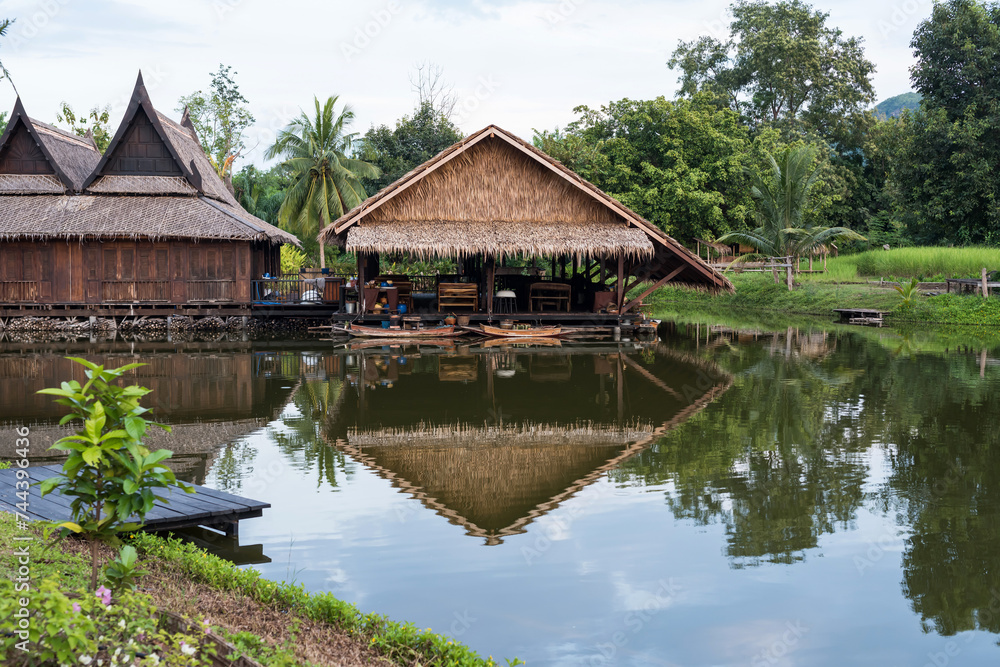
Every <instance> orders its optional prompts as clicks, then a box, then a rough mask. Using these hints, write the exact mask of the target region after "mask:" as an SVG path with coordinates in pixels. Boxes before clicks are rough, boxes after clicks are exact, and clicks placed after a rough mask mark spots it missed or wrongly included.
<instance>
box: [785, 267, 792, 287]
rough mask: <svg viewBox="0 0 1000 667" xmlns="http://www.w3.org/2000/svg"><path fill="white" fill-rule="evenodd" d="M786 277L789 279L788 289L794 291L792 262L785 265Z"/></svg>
mask: <svg viewBox="0 0 1000 667" xmlns="http://www.w3.org/2000/svg"><path fill="white" fill-rule="evenodd" d="M785 279H786V280H787V281H788V291H789V292H791V291H792V266H791V264H789V265H787V266H786V267H785Z"/></svg>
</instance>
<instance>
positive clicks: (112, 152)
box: [84, 72, 238, 206]
mask: <svg viewBox="0 0 1000 667" xmlns="http://www.w3.org/2000/svg"><path fill="white" fill-rule="evenodd" d="M185 120H186V121H187V122H186V123H185V122H184V121H185ZM146 121H148V123H149V124H150V125H151V126H152V130H153V132H155V134H156V138H157V139H158V140H159V143H160V144H161V145H162V146H164V147H165V148H166V151H167V154H168V157H169V159H170V160H172V162H173V166H175V167H176V168H177V170H178V171H179V172H180V176H179V177H175V178H174V181H173V182H171V183H170V186H169V188H168V189H166V190H165V189H164V186H165V182H164V181H163V179H164V178H170V177H172V175H168V176H163V175H152V174H150V173H148V170H141V169H136V173H134V174H130V173H122V171H123V170H122V169H120V168H119V169H113V168H112V167H113V166H114V165H115V162H116V159H117V158H118V157H119V156H120V155H121V153H122V151H123V150H124V149H125V144H126V140H127V139H128V138H129V136H130V134H131V132H130V131H131V130H132V129H133V127H134V125H135V124H137V123H144V122H146ZM164 159H166V158H164ZM126 171H127V170H126ZM111 172H114V173H111ZM175 173H176V172H175ZM178 178H182V179H183V180H184V181H186V184H187V186H189V187H184V185H183V184H182V183H180V182H179V180H177V179H178ZM84 188H86V189H88V190H91V191H93V192H105V193H111V192H113V193H118V194H150V195H161V194H193V193H197V194H200V195H204V196H206V197H211V198H212V199H216V200H218V201H221V202H224V203H226V204H228V205H230V206H238V203H237V202H236V199H235V198H234V197H233V196H232V194H230V192H229V190H228V189H227V188H226V186H225V184H224V183H223V182H222V179H221V178H219V175H218V174H217V173H216V172H215V169H214V168H213V167H212V163H211V161H210V160H209V159H208V156H207V155H205V151H204V150H203V149H202V147H201V143H200V142H199V141H198V135H197V134H196V133H195V131H194V126H193V125H192V124H191V121H190V119H189V118H188V116H187V113H186V112H185V115H184V120H182V123H181V124H179V123H175V122H174V121H172V120H170V119H169V118H167V117H166V116H164V115H163V114H161V113H159V112H158V111H157V110H156V109H155V108H154V107H153V103H152V101H150V99H149V93H148V92H147V91H146V86H145V84H144V83H143V81H142V72H139V75H138V77H137V78H136V82H135V88H134V89H133V91H132V98H131V100H130V101H129V105H128V108H127V109H126V110H125V116H124V118H123V119H122V122H121V124H120V125H119V126H118V130H117V131H116V132H115V136H114V138H113V139H112V140H111V143H110V144H109V145H108V148H107V150H105V151H104V155H103V156H102V157H101V159H100V162H99V163H98V164H97V166H96V167H95V168H94V169H93V171H92V172H91V174H90V175H89V177H88V178H87V179H86V181H85V182H84Z"/></svg>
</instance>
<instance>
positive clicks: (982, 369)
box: [979, 347, 986, 378]
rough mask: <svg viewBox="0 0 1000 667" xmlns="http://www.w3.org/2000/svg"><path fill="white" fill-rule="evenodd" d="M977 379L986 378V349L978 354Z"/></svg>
mask: <svg viewBox="0 0 1000 667" xmlns="http://www.w3.org/2000/svg"><path fill="white" fill-rule="evenodd" d="M979 377H981V378H984V377H986V348H985V347H984V348H983V351H982V352H980V353H979Z"/></svg>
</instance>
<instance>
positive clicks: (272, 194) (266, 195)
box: [233, 164, 288, 225]
mask: <svg viewBox="0 0 1000 667" xmlns="http://www.w3.org/2000/svg"><path fill="white" fill-rule="evenodd" d="M287 187H288V175H287V174H286V173H285V169H284V168H283V167H281V166H280V165H279V166H276V167H272V168H271V169H269V170H268V171H261V170H259V169H257V167H255V166H254V165H252V164H249V165H247V166H245V167H243V169H241V170H240V171H239V173H237V174H236V175H235V176H233V195H234V196H235V197H236V201H238V202H239V203H240V206H242V207H243V208H245V209H246V211H247V212H248V213H250V214H251V215H255V216H257V217H258V218H260V219H261V220H263V221H265V222H269V223H271V224H272V225H277V224H278V211H279V210H280V209H281V202H282V201H284V199H285V188H287Z"/></svg>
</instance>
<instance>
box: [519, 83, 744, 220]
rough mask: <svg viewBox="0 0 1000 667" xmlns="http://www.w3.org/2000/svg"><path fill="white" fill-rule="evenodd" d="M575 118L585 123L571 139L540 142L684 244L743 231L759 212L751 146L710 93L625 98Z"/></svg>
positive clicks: (573, 129)
mask: <svg viewBox="0 0 1000 667" xmlns="http://www.w3.org/2000/svg"><path fill="white" fill-rule="evenodd" d="M575 112H576V113H577V114H579V115H580V118H579V119H578V120H577V121H575V122H574V123H572V124H571V125H570V127H569V128H568V130H567V132H566V133H565V134H563V135H561V136H560V135H559V134H536V139H535V141H536V144H540V145H541V147H543V148H544V149H545V150H546V151H547V152H552V153H554V154H555V156H556V157H559V158H561V159H568V158H569V156H574V155H575V156H576V157H575V159H573V161H574V164H573V165H572V166H573V167H574V168H575V169H577V170H578V171H579V173H580V175H581V176H583V177H584V178H586V179H588V180H590V181H591V182H593V183H594V184H595V185H597V186H598V187H599V188H601V189H602V190H604V191H605V192H607V193H608V194H610V195H611V196H612V197H614V198H615V199H617V200H619V201H621V202H622V203H623V204H625V205H626V206H628V207H629V208H631V209H633V210H634V211H636V212H637V213H639V215H641V216H643V217H644V218H646V219H647V220H649V221H650V222H653V223H654V224H656V225H657V226H658V227H660V228H661V229H663V230H664V231H666V232H667V233H669V234H672V235H674V236H677V237H678V238H681V239H685V240H689V239H691V238H694V237H703V238H705V237H708V238H715V237H716V236H717V235H719V234H721V233H724V232H726V231H728V230H730V229H734V228H742V226H743V225H744V221H745V219H746V218H747V217H748V214H749V211H750V208H751V202H750V199H749V188H748V184H747V177H746V175H745V173H744V166H745V165H744V161H745V155H746V153H747V152H748V151H749V150H751V146H750V140H749V136H748V132H747V130H746V128H745V127H742V126H741V125H740V124H739V118H738V116H737V115H736V114H735V113H734V112H732V111H729V110H726V109H719V108H718V107H717V106H716V105H715V104H714V102H713V100H712V98H711V97H710V96H708V95H698V96H696V97H695V98H694V99H692V100H678V101H675V102H671V101H669V100H667V99H665V98H663V97H659V98H657V99H655V100H648V101H638V100H629V99H624V100H621V101H619V102H612V103H610V104H608V105H607V106H604V107H601V109H600V110H594V109H590V108H589V107H586V106H581V107H577V108H576V109H575ZM588 147H592V148H588Z"/></svg>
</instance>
